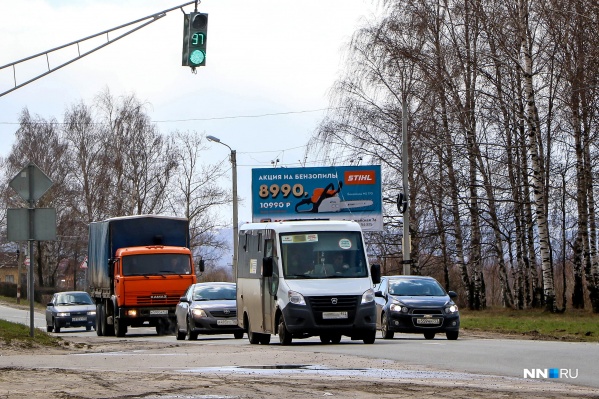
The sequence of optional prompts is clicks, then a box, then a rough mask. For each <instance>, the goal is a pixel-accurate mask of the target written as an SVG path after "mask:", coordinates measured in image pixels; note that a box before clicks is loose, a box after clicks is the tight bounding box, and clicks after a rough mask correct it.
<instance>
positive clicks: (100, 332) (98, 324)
mask: <svg viewBox="0 0 599 399" xmlns="http://www.w3.org/2000/svg"><path fill="white" fill-rule="evenodd" d="M102 319H104V306H102V304H101V303H99V304H97V305H96V334H97V335H98V337H101V336H103V335H104V329H103V328H102Z"/></svg>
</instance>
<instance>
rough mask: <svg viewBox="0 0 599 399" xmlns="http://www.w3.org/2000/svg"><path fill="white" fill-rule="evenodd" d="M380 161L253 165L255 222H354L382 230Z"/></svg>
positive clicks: (370, 228)
mask: <svg viewBox="0 0 599 399" xmlns="http://www.w3.org/2000/svg"><path fill="white" fill-rule="evenodd" d="M381 181H382V180H381V166H380V165H360V166H328V167H313V168H257V169H252V221H254V222H259V221H262V220H289V219H331V220H354V221H356V222H358V223H359V224H360V226H361V227H362V229H363V230H365V231H382V230H383V210H382V208H383V199H382V197H383V195H382V186H381Z"/></svg>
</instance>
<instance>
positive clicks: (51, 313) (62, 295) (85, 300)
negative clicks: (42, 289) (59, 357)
mask: <svg viewBox="0 0 599 399" xmlns="http://www.w3.org/2000/svg"><path fill="white" fill-rule="evenodd" d="M95 325H96V305H95V303H94V301H93V300H92V298H91V297H90V296H89V294H88V293H87V292H84V291H65V292H57V293H56V294H54V296H53V297H52V300H51V301H50V302H48V304H47V305H46V331H48V332H52V330H54V332H57V333H59V332H60V329H61V328H64V327H85V329H86V330H87V331H89V330H91V329H92V327H94V326H95Z"/></svg>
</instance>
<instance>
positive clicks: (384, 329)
mask: <svg viewBox="0 0 599 399" xmlns="http://www.w3.org/2000/svg"><path fill="white" fill-rule="evenodd" d="M381 335H382V336H383V339H393V335H395V334H394V333H393V331H389V319H388V318H387V315H386V314H383V319H382V320H381Z"/></svg>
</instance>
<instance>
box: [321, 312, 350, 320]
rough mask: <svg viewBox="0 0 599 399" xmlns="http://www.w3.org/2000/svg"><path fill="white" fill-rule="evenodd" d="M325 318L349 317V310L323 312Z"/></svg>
mask: <svg viewBox="0 0 599 399" xmlns="http://www.w3.org/2000/svg"><path fill="white" fill-rule="evenodd" d="M322 318H323V319H347V312H322Z"/></svg>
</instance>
